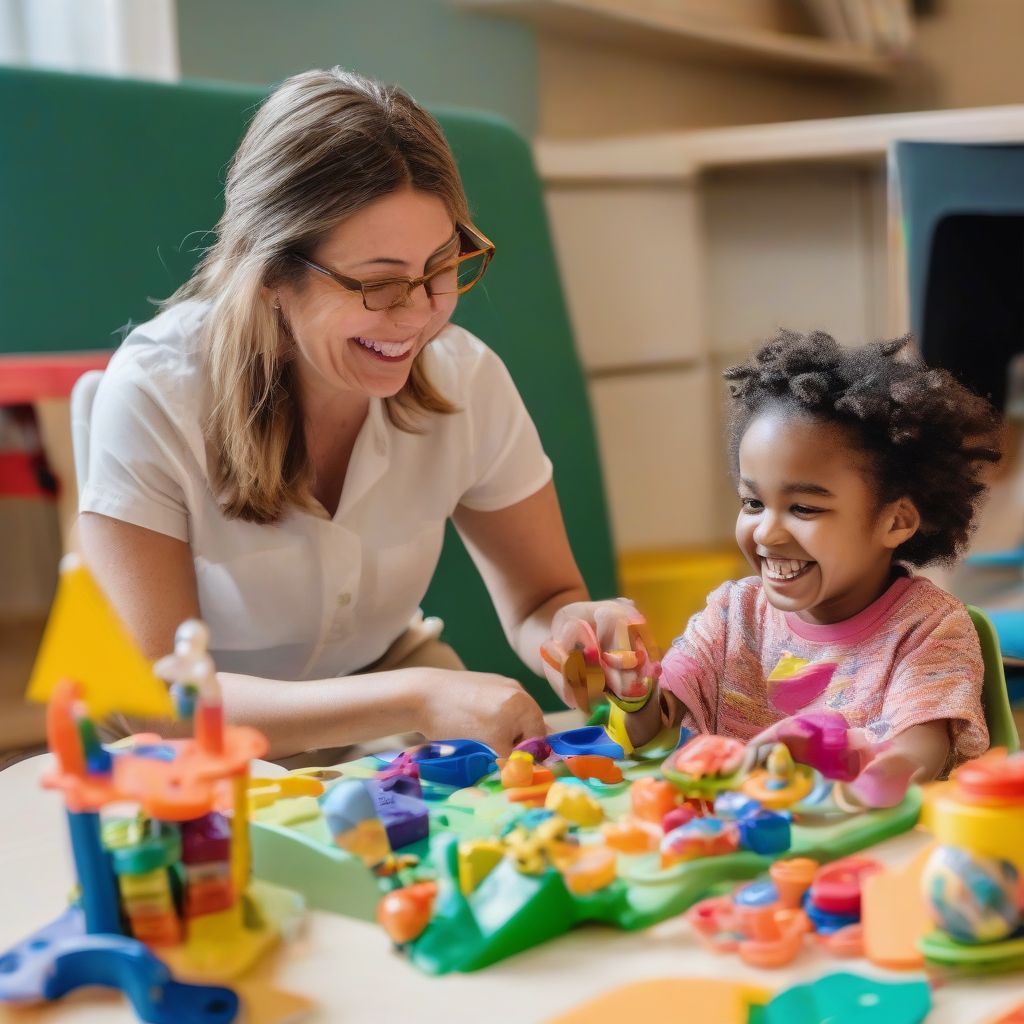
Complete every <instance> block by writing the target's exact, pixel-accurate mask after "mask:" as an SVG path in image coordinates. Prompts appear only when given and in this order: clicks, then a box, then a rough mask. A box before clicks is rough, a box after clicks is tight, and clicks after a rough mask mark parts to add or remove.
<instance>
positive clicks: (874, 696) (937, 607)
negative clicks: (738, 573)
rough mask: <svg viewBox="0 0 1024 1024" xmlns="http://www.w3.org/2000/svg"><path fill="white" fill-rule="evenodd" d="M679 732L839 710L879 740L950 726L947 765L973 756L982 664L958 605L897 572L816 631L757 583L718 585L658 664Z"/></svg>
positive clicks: (981, 740) (981, 733)
mask: <svg viewBox="0 0 1024 1024" xmlns="http://www.w3.org/2000/svg"><path fill="white" fill-rule="evenodd" d="M663 671H664V675H663V684H664V685H665V686H667V688H668V689H669V690H671V691H672V693H674V694H675V695H676V696H677V697H678V698H679V699H680V700H681V701H682V702H683V704H684V705H685V706H686V708H687V710H688V712H689V714H688V715H687V716H686V718H684V724H687V725H689V726H690V727H692V728H696V729H698V730H700V731H701V732H711V733H717V734H719V735H722V736H735V737H737V738H738V739H742V740H747V739H750V738H751V737H753V736H755V735H757V733H759V732H761V730H763V729H766V728H767V727H768V726H770V725H772V724H774V723H775V722H778V721H779V720H780V719H783V718H786V717H787V716H788V715H791V714H794V713H796V712H797V711H804V710H806V711H822V710H830V711H838V712H840V713H841V714H842V715H843V716H844V717H845V718H846V720H847V722H849V724H850V725H851V726H855V727H860V728H863V729H865V730H867V733H868V736H869V737H870V739H871V740H872V741H875V742H879V741H882V740H886V739H891V738H892V737H894V736H896V735H898V734H899V733H901V732H904V731H905V730H906V729H909V728H910V727H911V726H913V725H921V724H923V723H925V722H933V721H938V720H942V719H947V720H948V721H949V727H950V761H949V766H950V767H953V766H955V765H957V764H960V763H961V762H962V761H966V760H969V759H970V758H972V757H977V756H978V755H979V754H982V753H984V751H985V750H986V749H987V748H988V728H987V726H986V725H985V714H984V710H983V708H982V701H981V692H982V680H983V677H984V666H983V662H982V657H981V646H980V644H979V642H978V634H977V632H976V631H975V629H974V625H973V624H972V622H971V619H970V616H969V615H968V614H967V610H966V609H965V608H964V606H963V605H962V604H961V603H960V602H959V601H957V600H956V599H955V598H953V597H951V596H950V595H949V594H947V593H945V592H944V591H942V590H940V589H939V588H938V587H936V586H935V585H934V584H933V583H931V582H930V581H929V580H926V579H924V578H923V577H918V576H909V575H900V576H898V577H897V578H896V579H895V580H894V581H893V583H892V584H891V585H890V587H889V588H888V590H886V592H885V593H884V594H883V595H882V596H881V597H880V598H878V600H877V601H875V602H874V603H873V604H871V605H869V606H868V607H867V608H865V609H864V610H863V611H862V612H860V613H859V614H857V615H855V616H854V617H853V618H851V619H847V620H846V621H845V622H837V623H835V624H832V625H827V626H821V625H813V624H810V623H807V622H804V621H803V620H802V619H800V618H799V617H798V616H797V615H795V614H793V613H787V612H781V611H779V610H778V609H777V608H773V607H772V605H771V604H769V603H768V599H767V597H766V596H765V593H764V589H763V587H762V586H761V580H760V579H759V578H758V577H756V576H752V577H749V578H747V579H743V580H738V581H735V582H729V583H724V584H723V585H722V586H720V587H719V588H718V589H717V590H715V591H714V592H713V593H712V594H711V596H710V597H709V598H708V603H707V607H706V608H705V609H704V611H702V612H699V613H697V614H696V615H694V616H693V618H691V619H690V622H689V625H688V626H687V627H686V632H685V633H684V634H683V635H682V636H680V637H678V638H677V639H676V640H675V641H673V644H672V647H671V650H670V651H669V652H668V654H667V655H666V656H665V659H664V662H663Z"/></svg>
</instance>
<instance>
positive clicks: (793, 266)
mask: <svg viewBox="0 0 1024 1024" xmlns="http://www.w3.org/2000/svg"><path fill="white" fill-rule="evenodd" d="M897 139H930V140H938V141H942V140H947V141H961V142H962V141H1011V140H1012V141H1021V140H1024V106H1006V107H992V108H986V109H978V110H955V111H942V112H935V113H924V114H892V115H883V116H878V117H855V118H842V119H833V120H825V121H802V122H792V123H788V124H778V125H758V126H753V127H750V128H722V129H713V130H704V131H692V132H672V133H664V134H659V135H648V136H633V137H625V138H613V139H592V140H586V141H558V142H554V141H544V140H541V141H540V142H538V143H537V145H536V153H537V159H538V164H539V168H540V173H541V176H542V178H543V179H544V182H545V189H546V196H547V201H548V209H549V213H550V218H551V223H552V228H553V233H554V239H555V246H556V249H557V252H558V258H559V264H560V266H561V269H562V280H563V283H564V285H565V289H566V293H567V298H568V303H569V308H570V313H571V316H572V320H573V325H574V328H575V331H576V339H577V344H578V346H579V351H580V356H581V358H582V360H583V364H584V369H585V371H586V373H587V376H588V380H589V387H590V395H591V401H592V403H593V407H594V413H595V418H596V421H597V429H598V435H599V442H600V448H601V458H602V462H603V467H604V473H605V483H606V487H607V490H608V493H609V503H610V508H611V517H612V526H613V530H614V533H615V538H616V544H617V546H618V548H619V550H623V551H624V550H633V549H637V548H644V547H656V546H691V545H708V544H715V543H721V542H723V541H727V540H728V538H729V537H730V536H731V534H732V524H733V520H734V518H735V498H734V497H733V496H732V493H731V487H730V484H729V481H728V466H727V460H726V452H725V442H724V436H723V425H724V411H725V404H726V402H725V398H726V390H725V387H724V384H723V382H722V379H721V371H722V369H724V368H725V367H726V366H728V365H729V364H730V363H732V362H735V361H736V360H737V359H740V358H743V357H744V356H745V355H746V354H747V353H749V351H750V350H751V348H752V346H753V344H754V343H756V341H757V340H759V339H762V338H765V337H767V336H770V335H771V334H772V333H774V331H775V330H777V329H778V328H779V327H791V328H794V329H796V330H812V329H818V328H820V329H823V330H826V331H828V332H829V333H831V334H833V335H835V336H836V337H837V338H838V339H839V340H840V341H842V342H845V343H849V344H861V343H864V342H866V341H871V340H874V339H876V338H878V337H881V336H887V335H888V336H892V335H895V334H899V333H902V332H904V331H905V330H907V317H906V311H905V302H904V300H903V297H902V293H903V283H902V270H901V243H900V238H899V231H898V220H897V218H896V217H894V216H893V214H892V213H891V212H890V210H889V208H888V201H887V181H886V154H887V152H888V148H889V145H890V143H891V142H893V141H895V140H897Z"/></svg>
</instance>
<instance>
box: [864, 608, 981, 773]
mask: <svg viewBox="0 0 1024 1024" xmlns="http://www.w3.org/2000/svg"><path fill="white" fill-rule="evenodd" d="M984 674H985V667H984V662H983V661H982V657H981V645H980V643H979V641H978V634H977V632H976V631H975V629H974V625H973V623H972V622H971V619H970V616H969V615H968V614H967V611H966V609H964V608H963V607H962V606H958V607H956V608H952V609H950V608H943V609H941V610H939V609H937V610H936V612H935V613H934V614H933V615H932V616H930V617H929V618H928V619H926V620H925V621H924V622H923V623H921V625H920V627H919V628H918V629H915V630H914V633H913V634H912V635H911V636H910V637H908V642H907V654H906V655H905V656H904V657H903V658H902V659H901V660H900V662H899V663H898V664H897V666H896V667H895V669H894V671H893V673H892V675H891V677H890V679H889V685H888V686H887V687H886V692H885V700H884V702H883V705H882V714H881V719H882V721H883V722H884V723H885V724H886V725H887V726H888V729H887V731H886V735H887V736H896V735H898V734H899V733H901V732H905V731H906V730H907V729H910V728H911V727H912V726H915V725H923V724H924V723H926V722H936V721H942V720H946V721H948V722H949V732H950V760H949V764H948V767H950V768H954V767H956V765H958V764H961V763H962V762H964V761H968V760H970V759H971V758H973V757H978V756H979V755H981V754H983V753H984V752H985V751H986V750H987V749H988V727H987V725H986V724H985V713H984V706H983V703H982V684H983V680H984Z"/></svg>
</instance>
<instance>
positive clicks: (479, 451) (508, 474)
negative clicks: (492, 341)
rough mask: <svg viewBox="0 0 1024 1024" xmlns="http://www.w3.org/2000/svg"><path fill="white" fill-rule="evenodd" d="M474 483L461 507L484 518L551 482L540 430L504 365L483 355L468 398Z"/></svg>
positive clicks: (462, 499) (464, 495)
mask: <svg viewBox="0 0 1024 1024" xmlns="http://www.w3.org/2000/svg"><path fill="white" fill-rule="evenodd" d="M467 411H468V413H469V417H470V429H471V431H472V448H471V461H472V472H471V476H470V479H471V483H470V485H469V487H468V488H467V489H466V490H465V491H464V492H463V494H462V497H461V498H460V501H459V504H461V505H464V506H465V507H466V508H470V509H475V510H477V511H480V512H492V511H495V510H497V509H502V508H508V506H510V505H514V504H516V502H519V501H522V500H523V499H524V498H528V497H530V495H531V494H535V493H536V492H537V491H539V490H540V489H541V488H542V487H543V486H544V485H545V484H546V483H547V482H548V481H549V480H550V479H551V460H550V459H549V458H548V457H547V456H546V455H545V454H544V449H543V447H542V446H541V443H540V436H539V435H538V434H537V428H536V427H535V426H534V424H533V420H532V419H531V418H530V414H529V413H528V412H527V411H526V406H525V405H524V404H523V400H522V398H521V397H520V395H519V392H518V391H517V390H516V386H515V384H514V383H513V382H512V377H511V375H510V374H509V372H508V370H507V369H506V368H505V364H504V363H503V362H502V361H501V360H500V359H499V358H498V357H497V356H496V355H495V354H494V353H493V352H491V351H490V349H485V350H484V352H483V355H482V356H481V358H480V360H479V363H478V365H477V368H476V372H475V373H474V375H473V379H472V383H471V385H470V393H469V394H468V396H467Z"/></svg>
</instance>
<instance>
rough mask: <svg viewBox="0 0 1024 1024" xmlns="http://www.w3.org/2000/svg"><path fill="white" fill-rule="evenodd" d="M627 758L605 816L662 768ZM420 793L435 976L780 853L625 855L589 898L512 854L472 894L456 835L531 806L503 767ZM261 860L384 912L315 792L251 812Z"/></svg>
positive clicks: (728, 878) (291, 878) (664, 906)
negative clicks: (463, 785)
mask: <svg viewBox="0 0 1024 1024" xmlns="http://www.w3.org/2000/svg"><path fill="white" fill-rule="evenodd" d="M618 763H619V765H620V767H621V768H622V770H623V775H624V780H623V782H621V783H617V784H614V785H606V784H603V783H600V782H597V781H595V780H588V781H587V782H586V785H587V787H588V789H589V790H590V792H591V793H593V794H594V795H595V796H596V797H597V799H598V801H599V802H600V803H601V805H602V807H603V809H604V811H605V815H606V817H607V818H608V819H616V818H619V817H621V816H623V815H624V814H626V813H627V811H628V810H629V803H630V796H629V789H630V785H631V784H632V782H633V781H635V780H636V779H637V778H641V777H644V776H658V775H659V771H658V766H657V765H655V764H650V763H647V764H642V763H636V762H633V761H620V762H618ZM385 764H386V761H383V760H381V759H378V758H377V757H368V758H362V759H360V760H359V761H353V762H350V763H348V764H343V765H338V766H337V768H336V770H337V771H338V772H340V773H341V775H342V777H345V778H372V777H373V776H375V775H376V773H377V772H378V771H379V770H380V769H381V768H382V767H383V766H384V765H385ZM553 771H554V773H555V775H556V777H558V776H561V775H565V776H566V777H569V776H568V772H567V769H565V767H564V766H563V765H562V764H561V763H558V764H556V765H555V766H554V768H553ZM423 795H424V798H425V799H426V800H427V801H428V804H429V806H430V837H429V839H427V840H424V841H422V842H419V843H416V844H413V845H412V846H408V847H404V848H403V849H402V850H401V851H400V852H401V853H412V854H415V855H417V856H418V857H419V858H420V864H419V866H418V868H416V869H415V876H416V878H436V879H437V881H438V895H437V900H436V902H435V907H434V914H433V917H432V919H431V922H430V924H429V925H428V926H427V928H426V930H425V931H424V932H423V933H422V934H421V935H420V937H419V938H418V939H416V940H415V941H414V942H413V943H411V944H410V945H409V946H408V947H407V952H408V954H409V956H410V959H411V960H412V962H413V963H414V964H416V965H417V967H419V968H420V969H421V970H423V971H425V972H427V973H430V974H445V973H448V972H450V971H471V970H477V969H478V968H481V967H485V966H487V965H488V964H492V963H495V962H496V961H498V960H502V959H504V958H505V957H508V956H511V955H513V954H515V953H518V952H521V951H522V950H525V949H529V948H531V947H533V946H536V945H539V944H541V943H542V942H546V941H548V940H549V939H551V938H554V937H555V936H557V935H561V934H563V933H564V932H567V931H569V930H570V929H571V928H573V927H575V926H576V925H579V924H583V923H585V922H598V923H602V924H608V925H613V926H615V927H618V928H623V929H629V930H632V929H638V928H646V927H649V926H650V925H653V924H656V923H658V922H659V921H664V920H665V919H667V918H669V917H672V916H674V915H676V914H679V913H681V912H682V911H684V910H686V909H687V908H688V907H690V906H692V905H693V904H694V903H696V902H697V901H698V900H700V899H702V898H703V897H704V896H706V895H707V894H708V893H709V891H711V890H713V889H714V888H715V887H717V886H719V885H722V884H724V883H733V882H741V881H744V880H747V879H751V878H755V877H757V876H758V875H761V874H763V873H764V872H766V871H767V870H768V868H769V866H770V865H771V863H772V862H773V860H775V859H777V858H775V857H772V856H766V855H763V854H757V853H753V852H751V851H738V852H736V853H732V854H725V855H719V856H715V857H704V858H699V859H697V860H691V861H687V862H683V863H679V864H675V865H672V866H671V867H667V868H662V867H661V865H660V858H659V854H658V853H657V852H652V853H643V854H620V855H619V857H618V877H617V878H616V880H615V881H614V882H613V883H612V884H611V885H609V886H607V887H606V888H604V889H601V890H598V891H596V892H592V893H587V894H585V895H576V894H574V893H571V892H570V891H569V890H568V888H567V887H566V886H565V884H564V882H563V881H562V876H561V875H560V874H559V873H558V872H557V871H555V870H554V869H550V870H548V871H547V872H545V873H544V874H542V875H536V876H535V875H525V874H521V873H520V872H519V871H517V870H516V868H515V867H514V866H513V865H512V863H511V862H510V861H508V860H504V861H502V862H501V863H500V864H499V865H498V866H497V867H495V868H494V869H493V870H492V871H491V873H490V874H489V875H487V877H486V878H484V879H483V881H482V882H481V883H480V885H479V886H478V887H477V888H476V889H475V890H474V891H473V892H472V893H470V894H469V895H468V896H466V895H463V893H462V892H461V890H460V888H459V885H458V843H459V842H460V841H462V840H466V839H471V838H477V837H488V836H493V835H497V834H500V832H501V828H502V825H503V824H504V822H506V821H508V820H509V818H510V817H511V816H512V815H514V814H515V813H516V811H517V810H522V809H523V808H521V807H518V808H517V807H515V806H513V805H511V804H510V803H509V802H508V801H507V800H506V798H505V796H504V793H503V790H502V787H501V784H500V781H499V779H498V776H497V773H495V774H493V775H491V776H489V777H488V778H486V779H483V780H481V781H480V782H478V783H477V785H476V786H473V787H470V788H468V789H460V790H453V789H452V788H451V787H447V786H441V785H438V784H435V783H429V782H425V783H424V784H423ZM302 800H305V801H308V802H307V803H306V804H305V805H299V808H301V813H298V814H291V815H290V814H289V805H292V806H293V807H294V805H296V803H297V801H302ZM920 806H921V797H920V791H919V790H918V789H917V788H916V787H912V788H911V789H910V791H909V792H908V793H907V796H906V798H905V799H904V800H903V802H902V803H901V804H899V805H898V806H896V807H893V808H888V809H885V810H879V811H871V812H866V813H863V814H858V815H853V816H841V817H833V818H831V819H829V818H822V819H821V820H820V821H814V822H813V823H811V822H807V823H804V822H802V821H798V820H796V819H794V822H793V826H792V845H791V848H790V849H789V850H788V851H787V852H786V853H785V854H784V855H783V856H784V857H787V858H788V857H811V858H814V859H815V860H818V861H821V862H825V861H830V860H835V859H838V858H839V857H844V856H846V855H848V854H850V853H854V852H856V851H858V850H863V849H864V848H866V847H868V846H872V845H873V844H875V843H879V842H882V841H883V840H885V839H888V838H890V837H892V836H894V835H898V834H899V833H901V832H904V831H906V830H908V829H910V828H912V827H913V826H914V824H915V823H916V822H917V819H918V814H919V811H920ZM268 812H273V813H268ZM577 835H578V838H579V840H580V842H581V843H584V844H585V843H588V842H598V841H600V839H601V833H600V827H596V828H581V829H579V830H578V831H577ZM253 865H254V870H255V872H256V874H257V877H260V878H265V879H267V880H268V881H272V882H275V883H276V884H279V885H285V886H289V887H291V888H293V889H297V890H298V891H300V892H301V893H302V894H303V895H304V896H305V898H306V900H307V902H308V904H309V905H310V906H312V907H316V908H319V909H323V910H330V911H333V912H335V913H339V914H343V915H347V916H352V917H359V918H363V919H365V920H373V919H374V917H375V912H376V905H377V902H378V901H379V899H380V896H381V894H382V890H381V887H380V884H379V882H378V880H377V879H376V877H375V876H374V875H373V874H372V872H370V871H369V870H368V869H367V868H365V867H364V866H363V864H362V863H361V862H360V861H359V860H358V859H357V858H355V857H353V856H352V855H350V854H348V853H346V852H345V851H343V850H340V849H338V848H337V847H336V846H334V844H333V843H332V841H331V837H330V834H329V833H328V831H327V827H326V825H325V823H324V821H323V819H322V818H321V817H320V816H319V814H318V813H317V807H316V801H315V800H313V799H312V798H309V797H305V798H301V797H300V798H293V799H290V800H282V801H279V803H278V804H276V805H273V807H272V808H269V809H267V811H264V812H257V813H256V814H255V815H254V819H253Z"/></svg>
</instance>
